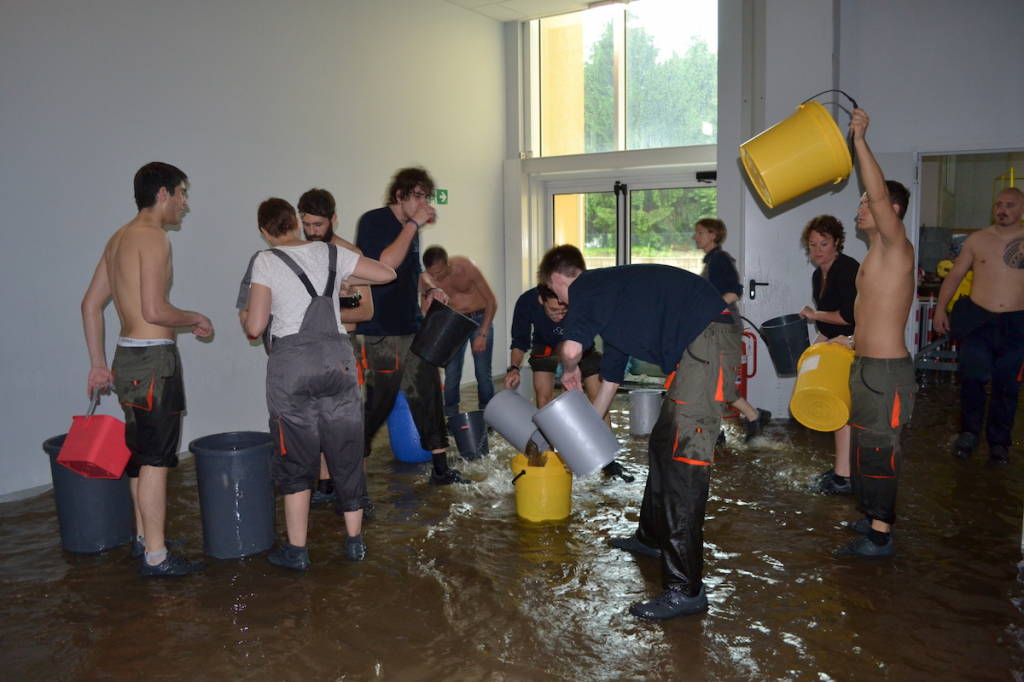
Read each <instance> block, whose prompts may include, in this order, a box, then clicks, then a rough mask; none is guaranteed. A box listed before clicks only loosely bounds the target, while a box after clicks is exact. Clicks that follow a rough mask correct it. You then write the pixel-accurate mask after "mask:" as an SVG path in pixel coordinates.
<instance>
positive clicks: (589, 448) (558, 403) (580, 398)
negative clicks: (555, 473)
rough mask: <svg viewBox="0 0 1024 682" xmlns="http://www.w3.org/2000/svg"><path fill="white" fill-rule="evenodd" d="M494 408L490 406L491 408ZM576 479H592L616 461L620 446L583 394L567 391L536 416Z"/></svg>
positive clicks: (534, 416) (537, 422)
mask: <svg viewBox="0 0 1024 682" xmlns="http://www.w3.org/2000/svg"><path fill="white" fill-rule="evenodd" d="M488 407H490V405H488ZM533 423H534V424H536V425H537V426H538V428H540V430H541V433H543V434H544V436H545V437H546V438H547V439H548V440H549V441H550V442H551V444H552V445H554V446H555V447H554V449H555V450H557V451H558V454H559V456H560V457H561V458H562V461H563V462H565V465H566V466H567V467H569V469H570V470H571V471H572V473H573V475H575V476H579V477H585V476H589V475H591V474H592V473H594V472H595V471H598V470H599V469H601V467H603V466H605V465H606V464H608V463H610V462H611V461H612V460H613V459H615V455H616V453H617V452H618V450H619V442H618V441H617V440H615V435H614V434H613V433H612V430H611V429H610V428H608V425H607V424H606V423H605V422H604V420H603V419H601V417H600V416H599V415H598V414H597V412H596V411H595V410H594V406H593V405H591V404H590V401H589V400H587V396H586V395H584V394H583V391H565V392H564V393H562V395H560V396H558V397H557V398H555V399H554V400H552V401H551V402H550V403H548V404H547V405H545V406H544V407H543V408H541V409H540V410H538V411H537V414H535V415H533Z"/></svg>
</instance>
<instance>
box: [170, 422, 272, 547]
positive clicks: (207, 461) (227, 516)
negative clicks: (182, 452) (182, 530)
mask: <svg viewBox="0 0 1024 682" xmlns="http://www.w3.org/2000/svg"><path fill="white" fill-rule="evenodd" d="M188 449H189V451H190V452H191V453H192V454H193V455H195V457H196V479H197V480H198V483H199V508H200V512H201V516H202V519H203V551H204V552H205V553H206V554H207V555H208V556H211V557H213V558H215V559H238V558H241V557H244V556H249V555H250V554H258V553H260V552H263V551H266V550H268V549H270V548H271V546H272V545H273V544H274V485H273V483H272V481H271V478H270V458H271V450H272V447H271V440H270V434H269V433H262V432H258V431H235V432H232V433H218V434H214V435H212V436H203V437H202V438H197V439H196V440H194V441H192V442H191V443H189V445H188Z"/></svg>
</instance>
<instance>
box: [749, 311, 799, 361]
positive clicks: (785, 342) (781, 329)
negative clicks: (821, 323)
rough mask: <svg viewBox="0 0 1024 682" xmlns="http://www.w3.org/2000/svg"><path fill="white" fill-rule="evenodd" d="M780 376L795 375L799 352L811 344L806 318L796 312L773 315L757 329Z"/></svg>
mask: <svg viewBox="0 0 1024 682" xmlns="http://www.w3.org/2000/svg"><path fill="white" fill-rule="evenodd" d="M758 331H759V332H761V338H762V339H764V343H765V345H766V346H768V354H769V355H770V356H771V358H772V365H774V366H775V373H776V374H777V375H778V376H780V377H793V376H796V371H797V367H796V365H797V361H798V360H799V359H800V354H801V353H803V352H804V351H805V350H807V347H808V346H809V345H811V338H810V336H811V335H810V331H809V330H808V328H807V320H805V319H804V318H802V317H800V316H799V315H797V314H795V313H794V314H792V315H783V316H781V317H773V318H772V319H770V320H768V321H767V322H765V323H764V324H762V325H761V328H760V329H758Z"/></svg>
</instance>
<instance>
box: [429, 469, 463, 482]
mask: <svg viewBox="0 0 1024 682" xmlns="http://www.w3.org/2000/svg"><path fill="white" fill-rule="evenodd" d="M430 482H431V483H433V484H434V485H451V484H452V483H469V482H470V481H467V480H466V479H465V478H463V477H462V474H460V473H459V470H458V469H445V470H444V472H442V473H440V474H439V473H437V472H436V471H431V472H430Z"/></svg>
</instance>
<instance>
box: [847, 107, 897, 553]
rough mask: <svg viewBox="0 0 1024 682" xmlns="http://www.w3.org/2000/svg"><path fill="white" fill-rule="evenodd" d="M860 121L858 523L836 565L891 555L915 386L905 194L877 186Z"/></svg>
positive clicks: (859, 116)
mask: <svg viewBox="0 0 1024 682" xmlns="http://www.w3.org/2000/svg"><path fill="white" fill-rule="evenodd" d="M867 128H868V115H867V114H866V113H864V111H862V110H861V109H854V111H853V119H852V120H851V121H850V131H851V132H852V133H853V146H854V150H855V151H856V155H857V167H858V175H859V176H860V181H861V184H862V185H863V187H864V194H863V196H862V197H861V200H860V206H859V207H858V209H857V226H858V227H859V228H860V229H861V230H862V231H863V232H864V233H865V234H866V235H867V237H868V252H867V255H866V256H865V257H864V260H863V262H861V265H860V269H859V270H858V271H857V301H856V303H855V304H854V318H855V319H856V320H857V331H856V334H855V337H856V343H854V339H853V338H846V337H843V336H839V337H836V338H835V339H832V341H833V342H839V343H844V342H845V343H848V344H849V345H850V346H851V347H853V348H854V351H855V352H856V358H855V359H854V362H853V367H852V368H851V369H850V395H851V410H850V426H851V427H852V444H851V446H852V447H851V453H852V456H851V458H850V460H851V462H850V463H851V472H850V480H851V483H852V484H853V492H854V495H855V496H856V497H857V502H858V508H859V509H860V511H861V512H862V513H863V514H864V518H862V519H858V520H856V521H853V522H850V523H849V524H847V526H848V528H849V529H850V530H852V531H854V532H856V533H857V534H858V535H859V537H858V538H857V539H856V540H854V541H853V542H851V543H849V544H848V545H845V546H843V547H841V548H839V549H838V550H836V552H835V555H836V556H837V557H884V556H892V555H893V554H894V553H895V546H894V544H893V540H892V524H893V523H894V522H895V521H896V516H895V507H896V487H897V482H898V480H899V473H900V468H901V466H902V453H901V448H900V434H901V432H902V431H903V427H904V426H905V425H906V424H907V423H909V421H910V415H911V413H912V412H913V409H914V397H915V395H916V393H917V383H916V379H915V376H914V360H913V358H912V357H911V356H910V354H909V353H908V352H907V346H906V343H905V341H904V328H905V327H906V324H907V316H908V315H909V314H910V305H911V302H912V301H913V298H914V289H915V281H914V268H915V265H916V264H915V260H914V247H913V245H912V244H911V243H910V241H909V240H908V239H907V234H906V229H905V228H904V227H903V216H904V214H905V213H906V212H907V203H908V201H909V199H910V193H909V192H908V191H907V188H906V187H904V186H903V185H901V184H900V183H898V182H895V181H893V180H888V181H887V180H885V178H884V177H883V176H882V169H881V168H879V166H878V162H877V161H876V160H875V157H874V155H873V154H872V153H871V149H870V148H869V147H868V143H867V140H865V139H864V134H865V132H867Z"/></svg>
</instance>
